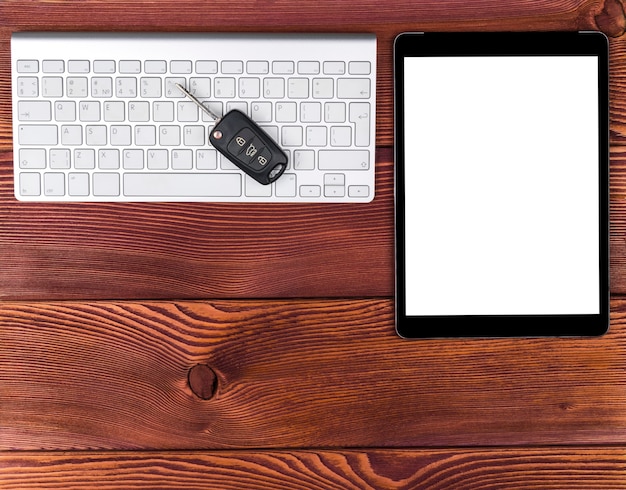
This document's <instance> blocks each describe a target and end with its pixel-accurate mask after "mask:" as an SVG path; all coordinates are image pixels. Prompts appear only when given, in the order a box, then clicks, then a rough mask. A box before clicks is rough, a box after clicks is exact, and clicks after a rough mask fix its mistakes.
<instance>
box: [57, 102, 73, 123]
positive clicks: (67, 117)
mask: <svg viewBox="0 0 626 490" xmlns="http://www.w3.org/2000/svg"><path fill="white" fill-rule="evenodd" d="M54 118H55V119H56V120H57V121H59V122H68V121H76V102H74V101H72V100H59V101H57V102H55V103H54Z"/></svg>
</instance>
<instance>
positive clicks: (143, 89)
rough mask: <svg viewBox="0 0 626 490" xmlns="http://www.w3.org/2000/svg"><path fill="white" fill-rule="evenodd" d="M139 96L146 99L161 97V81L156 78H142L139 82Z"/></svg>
mask: <svg viewBox="0 0 626 490" xmlns="http://www.w3.org/2000/svg"><path fill="white" fill-rule="evenodd" d="M139 90H140V94H139V95H141V96H142V97H146V98H158V97H161V79H160V78H156V77H144V78H142V79H141V81H140V89H139Z"/></svg>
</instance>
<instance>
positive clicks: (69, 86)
mask: <svg viewBox="0 0 626 490" xmlns="http://www.w3.org/2000/svg"><path fill="white" fill-rule="evenodd" d="M65 84H66V89H65V93H66V94H67V96H68V97H87V79H86V78H84V77H68V78H67V79H66V80H65Z"/></svg>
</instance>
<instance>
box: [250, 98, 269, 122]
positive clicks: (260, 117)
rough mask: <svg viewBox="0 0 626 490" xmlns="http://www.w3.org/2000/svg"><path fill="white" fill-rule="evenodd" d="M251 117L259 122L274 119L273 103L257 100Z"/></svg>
mask: <svg viewBox="0 0 626 490" xmlns="http://www.w3.org/2000/svg"><path fill="white" fill-rule="evenodd" d="M250 117H251V118H252V120H253V121H255V122H257V123H261V122H270V121H271V120H272V103H271V102H255V103H254V104H252V112H251V114H250Z"/></svg>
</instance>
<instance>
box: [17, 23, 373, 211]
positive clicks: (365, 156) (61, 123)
mask: <svg viewBox="0 0 626 490" xmlns="http://www.w3.org/2000/svg"><path fill="white" fill-rule="evenodd" d="M11 63H12V65H11V66H12V85H13V148H14V157H13V159H14V188H15V197H16V198H17V199H20V200H23V201H207V202H369V201H371V200H372V199H373V198H374V170H375V142H376V137H375V135H376V132H375V119H376V114H375V112H376V38H375V36H374V35H327V34H323V35H322V34H320V35H282V34H143V33H142V34H119V33H107V34H102V33H70V34H68V33H15V34H13V35H12V38H11ZM176 83H179V84H181V85H183V86H184V87H186V88H187V89H188V90H189V92H190V93H191V94H193V95H194V96H195V97H196V98H198V99H200V100H201V101H202V102H203V104H205V105H207V106H208V107H209V108H210V109H211V111H212V112H213V113H216V114H218V115H224V114H225V113H226V112H227V111H229V110H231V109H239V110H241V111H242V112H244V113H246V114H248V116H250V117H251V118H252V119H253V120H254V121H256V122H257V123H258V124H259V126H261V127H262V128H263V129H264V130H265V131H266V132H268V133H269V134H270V135H271V136H272V137H273V138H274V140H275V141H276V142H277V143H278V144H279V145H280V146H281V147H282V148H283V150H285V152H286V153H287V156H288V157H289V166H288V168H287V170H286V171H285V173H284V174H283V175H282V176H281V177H280V178H279V179H278V180H277V181H276V182H274V183H273V184H270V185H261V184H258V183H257V182H256V181H254V180H253V179H251V178H250V177H248V176H247V175H245V174H244V173H243V172H241V171H240V170H239V169H238V168H237V167H236V166H235V165H233V164H232V163H231V162H230V161H228V160H227V159H226V158H225V157H223V156H222V155H221V154H220V153H218V152H217V151H216V150H215V149H214V148H213V147H212V146H211V144H210V143H209V138H208V134H209V131H210V129H211V127H212V126H213V125H214V121H213V120H211V118H210V117H208V116H207V115H206V114H204V113H203V111H201V110H199V109H198V107H197V106H195V105H194V103H193V102H192V101H190V100H189V99H187V98H185V96H184V95H183V94H182V93H181V91H180V90H178V89H177V87H176V86H175V85H174V84H176Z"/></svg>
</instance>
